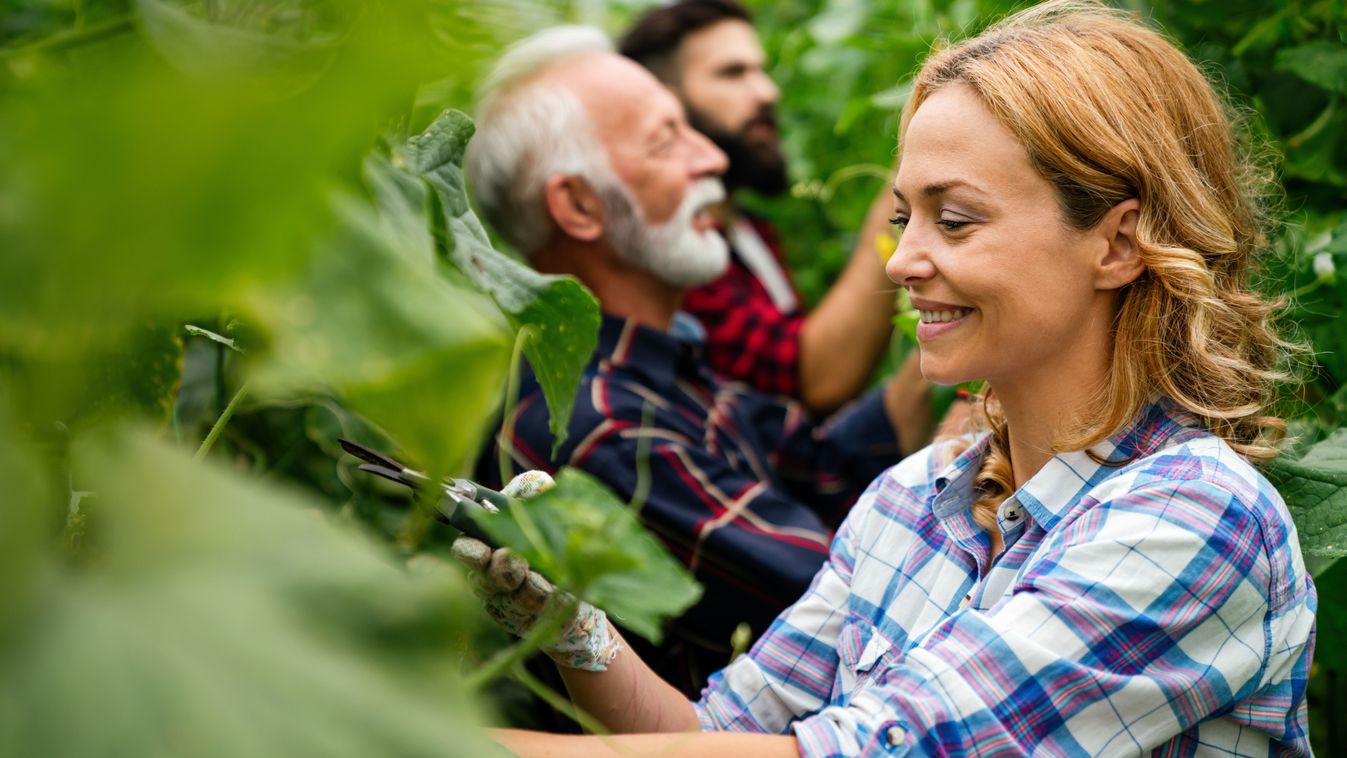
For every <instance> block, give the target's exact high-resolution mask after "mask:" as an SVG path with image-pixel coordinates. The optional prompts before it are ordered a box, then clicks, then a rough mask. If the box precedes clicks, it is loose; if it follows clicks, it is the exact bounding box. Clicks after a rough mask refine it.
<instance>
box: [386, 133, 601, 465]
mask: <svg viewBox="0 0 1347 758" xmlns="http://www.w3.org/2000/svg"><path fill="white" fill-rule="evenodd" d="M472 133H473V124H472V121H471V119H469V118H468V117H467V116H466V115H464V114H463V113H461V112H459V111H454V110H450V111H446V112H445V113H444V114H442V115H441V116H440V117H439V118H438V119H436V120H435V122H434V123H432V124H431V125H430V127H429V128H428V129H426V131H425V132H423V133H422V134H420V135H418V136H416V137H413V138H412V139H411V140H409V141H408V142H407V144H406V145H405V146H404V147H403V148H402V150H401V151H400V153H399V155H397V156H395V159H394V165H399V164H403V165H406V166H407V167H409V168H410V169H411V170H413V171H415V172H416V173H417V174H419V175H420V176H421V177H423V178H424V179H425V180H426V181H427V182H429V184H430V185H431V186H432V187H433V188H434V189H435V193H436V195H437V196H438V197H439V201H440V206H441V210H442V212H443V214H444V218H445V222H446V231H445V247H446V252H447V255H448V258H449V260H450V262H452V263H453V264H454V266H455V267H456V268H457V269H458V270H459V271H461V272H462V273H463V274H464V275H465V276H466V277H467V278H468V279H469V280H470V281H472V282H473V284H475V285H476V286H477V287H478V288H480V289H481V290H482V291H483V292H487V293H489V294H490V295H491V296H492V297H493V298H495V300H496V303H497V304H498V305H499V306H500V307H501V310H503V311H504V312H505V313H506V315H507V316H508V317H509V319H510V323H511V324H512V325H513V326H514V327H515V329H516V330H519V329H530V330H531V331H532V336H531V338H530V339H528V340H526V341H525V342H524V355H525V356H527V357H528V360H529V365H531V366H532V367H533V370H534V373H535V374H536V375H537V377H538V383H539V385H540V386H541V387H542V390H543V396H544V398H546V400H547V409H548V413H549V420H548V423H549V427H550V429H551V431H552V437H553V440H554V443H553V448H552V451H553V453H554V454H555V452H556V450H557V449H559V448H560V446H561V444H562V443H563V442H564V441H565V439H566V426H567V424H568V422H569V421H570V416H571V409H572V408H573V407H574V405H575V395H576V393H577V392H578V391H579V388H580V377H581V374H582V372H583V371H584V368H585V366H586V365H588V363H589V360H590V358H591V357H592V356H593V354H594V349H595V347H597V345H598V334H599V323H600V317H599V305H598V301H597V300H595V299H594V296H593V295H591V294H590V293H589V291H588V290H586V289H585V288H584V286H583V285H581V284H580V283H579V282H578V281H577V280H576V279H574V278H573V277H569V276H549V275H545V274H540V273H538V272H537V271H534V270H533V269H531V268H529V267H528V266H525V265H523V264H521V263H519V262H518V261H516V260H514V259H513V258H510V257H509V256H507V255H504V254H503V253H501V252H499V251H497V250H496V249H494V248H493V247H492V246H491V242H490V239H489V238H488V236H487V234H486V231H485V230H484V229H483V228H482V225H481V222H480V221H478V219H477V216H476V214H474V213H473V212H472V210H471V208H470V207H469V206H468V196H467V193H466V192H465V190H464V186H463V155H464V152H465V151H466V149H467V144H468V140H469V138H471V137H472Z"/></svg>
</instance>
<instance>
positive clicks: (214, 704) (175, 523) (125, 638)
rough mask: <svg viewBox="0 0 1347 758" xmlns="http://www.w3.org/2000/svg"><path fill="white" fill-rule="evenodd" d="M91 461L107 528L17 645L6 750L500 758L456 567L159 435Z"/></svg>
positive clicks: (0, 708) (2, 745)
mask: <svg viewBox="0 0 1347 758" xmlns="http://www.w3.org/2000/svg"><path fill="white" fill-rule="evenodd" d="M76 456H77V459H78V460H80V461H81V462H82V463H83V465H81V466H79V467H78V469H79V477H80V480H81V481H82V482H84V483H85V484H87V485H88V486H90V487H92V488H93V489H94V490H96V496H95V500H94V504H93V506H92V509H91V510H92V512H93V513H92V519H93V522H94V523H95V524H96V527H95V528H94V529H92V530H91V534H90V539H89V541H88V544H87V545H86V552H85V554H84V555H83V556H82V560H81V561H79V562H78V563H77V564H74V565H68V564H67V565H61V564H60V563H58V562H56V561H51V562H49V564H48V566H47V571H46V572H45V574H44V577H45V579H46V581H45V583H44V585H43V586H42V592H41V594H40V596H39V600H38V602H36V603H34V604H33V606H32V607H31V608H30V610H29V611H28V613H27V614H26V615H25V617H24V619H23V621H24V626H23V628H22V629H20V630H17V633H14V634H11V636H10V644H8V645H6V646H5V647H4V648H0V754H4V755H32V756H38V755H40V756H88V755H101V756H127V757H130V756H135V757H137V758H144V757H146V756H181V755H192V756H222V757H224V756H229V757H230V758H232V757H233V756H241V755H250V756H252V755H256V756H266V755H326V756H362V757H363V756H369V755H402V756H414V755H426V756H429V755H459V756H477V755H490V754H494V753H495V752H496V751H494V750H493V749H492V748H491V746H490V745H489V744H488V743H487V742H486V740H485V739H484V738H483V737H482V735H480V733H478V732H477V731H476V730H475V729H473V726H472V725H473V724H474V723H477V722H478V721H479V719H480V716H479V715H478V714H477V713H476V712H475V707H474V704H473V703H469V702H464V701H463V699H462V698H461V697H459V696H456V695H455V691H456V690H460V686H459V681H460V680H459V679H458V677H457V675H456V668H457V665H458V664H457V661H456V660H455V659H456V657H457V656H456V654H455V648H456V647H457V646H458V644H459V643H461V638H462V635H463V634H464V633H465V632H466V631H468V625H467V624H465V622H464V621H463V619H468V618H471V619H475V618H476V615H475V614H474V611H473V609H474V607H475V605H476V603H475V600H474V598H473V597H472V595H471V594H470V593H469V592H467V591H466V589H465V588H464V585H463V582H462V580H461V579H460V578H459V576H458V575H457V574H456V573H454V572H452V571H447V570H443V571H435V570H428V571H426V572H424V573H421V572H418V573H411V574H409V573H408V572H406V571H405V570H404V569H402V568H400V567H399V566H397V565H396V564H395V563H394V561H393V559H392V556H391V555H389V554H388V552H387V551H386V549H385V548H382V547H380V546H378V545H376V544H374V543H373V542H372V541H371V540H369V539H368V538H367V537H365V536H363V535H361V534H358V533H356V532H354V531H351V530H350V529H349V528H344V527H342V526H341V525H339V524H337V523H334V522H333V521H331V520H330V519H329V518H327V517H325V516H323V515H322V514H321V513H320V512H319V511H318V510H317V508H316V507H313V504H310V503H308V502H306V501H304V500H303V499H301V498H299V497H297V496H294V495H290V494H286V493H283V492H279V491H278V490H277V488H276V487H275V485H274V484H267V485H266V486H265V487H263V486H260V485H258V484H255V483H250V482H246V481H243V480H240V479H239V478H237V477H235V476H232V475H229V474H227V473H225V472H223V471H220V470H215V469H212V468H210V467H205V466H199V465H195V464H192V463H191V462H190V460H189V458H188V456H187V455H186V454H185V453H184V452H182V451H175V450H170V449H168V448H167V447H165V446H164V445H162V444H160V443H157V442H154V441H152V440H150V439H149V438H148V437H147V436H145V435H124V436H120V437H115V438H114V437H107V438H103V439H99V440H96V441H94V440H89V441H86V444H84V445H82V446H80V447H79V448H77V451H76ZM18 510H19V511H23V510H25V509H23V508H20V509H18ZM5 518H6V519H12V515H11V514H10V512H9V509H6V516H5Z"/></svg>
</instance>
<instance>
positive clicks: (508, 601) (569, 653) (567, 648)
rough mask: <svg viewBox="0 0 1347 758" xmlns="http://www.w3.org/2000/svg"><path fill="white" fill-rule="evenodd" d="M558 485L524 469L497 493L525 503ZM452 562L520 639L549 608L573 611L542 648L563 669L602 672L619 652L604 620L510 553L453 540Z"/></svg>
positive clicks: (489, 610)
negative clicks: (553, 639)
mask: <svg viewBox="0 0 1347 758" xmlns="http://www.w3.org/2000/svg"><path fill="white" fill-rule="evenodd" d="M555 485H556V483H555V482H553V481H552V477H551V476H548V475H547V473H546V472H544V471H525V472H524V473H522V474H520V475H519V476H516V477H515V478H514V479H511V480H510V483H509V484H507V485H505V487H503V488H502V489H501V493H502V494H504V495H508V496H509V497H512V498H520V499H528V498H530V497H533V496H534V495H537V494H539V493H542V492H546V491H547V490H549V489H551V488H552V487H554V486H555ZM453 553H454V558H456V559H457V560H458V561H459V562H460V563H462V564H464V565H466V566H467V567H468V568H470V569H472V571H473V573H474V575H475V578H476V592H477V595H478V597H480V598H482V603H483V605H484V606H485V607H486V612H487V614H488V615H490V616H491V618H493V619H495V620H496V622H497V623H499V624H500V625H501V626H502V627H504V628H505V630H506V631H508V632H510V633H511V634H513V635H516V636H518V637H522V636H524V635H525V634H527V633H528V631H529V629H530V628H532V627H533V624H534V623H535V622H536V621H537V620H538V617H539V616H540V615H542V612H543V611H544V610H545V609H547V608H548V607H550V606H552V605H555V604H558V603H564V604H566V605H568V606H571V607H573V608H574V614H575V615H574V617H573V618H571V620H570V621H569V622H567V624H566V626H565V627H563V628H562V632H561V636H560V638H559V639H558V640H557V641H556V642H554V643H552V644H550V645H547V646H545V647H543V652H545V653H547V655H548V656H549V657H551V659H552V660H554V661H556V662H557V664H559V665H561V666H567V667H570V668H574V669H584V670H586V671H605V670H607V668H608V664H609V663H611V662H612V660H613V658H615V657H616V656H617V652H618V650H620V649H621V645H620V644H619V642H618V640H617V637H616V636H615V635H614V634H613V632H612V630H611V628H610V627H609V626H608V617H607V615H605V614H604V612H603V611H601V610H599V609H598V608H595V607H594V606H592V605H590V604H589V603H585V602H577V601H576V600H575V598H574V597H573V596H571V595H570V594H569V593H566V592H561V591H558V590H557V589H556V588H555V587H553V586H552V583H551V582H549V581H547V580H546V579H544V578H543V577H542V576H541V575H540V574H538V572H536V571H530V570H529V565H528V562H527V561H525V560H524V559H523V558H521V557H520V556H518V555H515V553H514V552H513V551H512V550H510V548H508V547H505V548H500V549H499V550H492V549H491V547H490V546H489V545H487V544H486V543H485V542H482V541H481V540H477V539H473V538H472V537H469V536H467V535H462V536H460V537H459V538H458V539H456V540H454V545H453Z"/></svg>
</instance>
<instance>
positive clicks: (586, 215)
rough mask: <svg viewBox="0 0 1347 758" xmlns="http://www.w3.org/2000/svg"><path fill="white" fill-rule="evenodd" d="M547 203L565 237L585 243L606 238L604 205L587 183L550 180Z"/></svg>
mask: <svg viewBox="0 0 1347 758" xmlns="http://www.w3.org/2000/svg"><path fill="white" fill-rule="evenodd" d="M543 200H544V201H545V202H546V203H547V212H548V214H549V215H550V216H551V217H552V220H553V221H555V222H556V225H557V226H558V227H560V228H561V231H562V233H563V234H565V235H567V236H568V237H573V238H575V239H578V240H582V241H584V242H594V241H595V240H597V239H599V238H600V237H602V236H603V203H602V202H601V201H600V200H599V196H598V194H596V193H595V192H594V190H593V189H592V188H590V186H589V183H588V182H586V181H585V180H584V179H581V178H580V177H578V176H569V175H565V174H558V175H556V176H552V177H549V178H548V180H547V183H546V184H545V185H543Z"/></svg>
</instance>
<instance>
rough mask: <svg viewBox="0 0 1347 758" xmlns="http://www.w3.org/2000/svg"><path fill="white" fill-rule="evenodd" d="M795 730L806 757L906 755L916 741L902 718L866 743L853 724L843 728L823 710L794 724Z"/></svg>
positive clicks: (878, 732)
mask: <svg viewBox="0 0 1347 758" xmlns="http://www.w3.org/2000/svg"><path fill="white" fill-rule="evenodd" d="M790 728H791V731H792V732H794V733H795V741H796V745H797V746H798V749H799V751H800V755H801V756H802V758H843V757H847V758H850V756H860V755H891V756H895V757H897V756H906V755H908V754H909V753H911V752H912V748H913V747H915V745H916V741H915V740H914V739H913V738H912V734H911V731H910V730H909V729H908V728H907V725H906V724H903V723H902V722H899V721H885V722H883V723H882V724H880V725H879V728H878V729H876V730H875V731H874V733H873V734H871V735H870V736H869V739H868V740H866V741H865V743H864V745H862V744H861V743H860V742H859V741H858V739H857V738H858V737H860V736H861V735H860V734H858V730H856V729H855V725H854V724H853V725H852V726H851V728H847V729H845V730H844V729H843V727H842V725H841V724H839V723H837V722H836V721H835V720H833V719H831V718H829V717H828V716H827V715H826V711H825V712H824V713H820V714H818V715H815V716H811V717H810V718H807V719H804V720H803V721H796V722H795V723H793V724H791V726H790Z"/></svg>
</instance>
